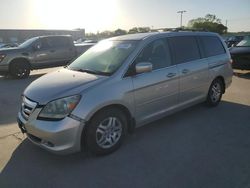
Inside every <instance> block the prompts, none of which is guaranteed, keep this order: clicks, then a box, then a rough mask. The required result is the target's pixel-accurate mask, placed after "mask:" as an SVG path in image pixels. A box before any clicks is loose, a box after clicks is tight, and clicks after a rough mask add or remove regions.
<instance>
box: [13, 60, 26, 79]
mask: <svg viewBox="0 0 250 188" xmlns="http://www.w3.org/2000/svg"><path fill="white" fill-rule="evenodd" d="M10 75H11V76H12V77H14V78H18V79H22V78H27V77H28V76H29V75H30V66H29V64H28V63H22V62H14V63H12V64H11V65H10Z"/></svg>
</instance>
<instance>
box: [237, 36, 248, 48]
mask: <svg viewBox="0 0 250 188" xmlns="http://www.w3.org/2000/svg"><path fill="white" fill-rule="evenodd" d="M236 46H242V47H244V46H245V47H249V46H250V36H246V37H244V39H243V40H242V41H240V42H239V43H238V44H237V45H236Z"/></svg>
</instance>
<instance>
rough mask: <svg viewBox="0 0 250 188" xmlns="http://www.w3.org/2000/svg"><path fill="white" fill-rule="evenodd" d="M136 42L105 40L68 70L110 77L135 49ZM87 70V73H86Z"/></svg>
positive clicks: (78, 59)
mask: <svg viewBox="0 0 250 188" xmlns="http://www.w3.org/2000/svg"><path fill="white" fill-rule="evenodd" d="M136 44H137V42H136V41H110V40H105V41H102V42H99V43H98V44H97V45H95V46H93V47H92V48H90V49H89V50H88V51H86V52H85V53H84V54H83V55H81V56H80V57H79V58H77V59H76V60H75V61H74V62H72V63H71V64H70V65H69V66H68V68H69V69H73V70H78V71H83V72H84V71H85V72H90V71H91V72H92V73H94V72H95V73H96V74H98V73H99V74H101V73H103V75H111V74H113V73H114V72H115V71H116V70H117V69H118V68H119V67H120V66H121V65H122V63H123V62H124V61H125V60H126V58H127V57H128V56H129V55H130V54H131V52H132V51H133V50H134V49H135V47H136ZM86 70H87V71H86Z"/></svg>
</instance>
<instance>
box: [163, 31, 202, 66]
mask: <svg viewBox="0 0 250 188" xmlns="http://www.w3.org/2000/svg"><path fill="white" fill-rule="evenodd" d="M168 41H169V43H170V45H171V50H172V52H173V54H174V56H175V63H176V64H179V63H184V62H189V61H194V60H197V59H200V52H199V47H198V44H197V41H196V38H195V37H194V36H180V37H179V36H178V37H171V38H169V39H168Z"/></svg>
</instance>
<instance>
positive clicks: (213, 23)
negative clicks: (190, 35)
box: [86, 14, 228, 40]
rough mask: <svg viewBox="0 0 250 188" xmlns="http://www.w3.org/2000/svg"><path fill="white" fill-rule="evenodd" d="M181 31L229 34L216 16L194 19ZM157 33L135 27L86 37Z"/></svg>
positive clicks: (89, 34) (147, 28) (145, 28)
mask: <svg viewBox="0 0 250 188" xmlns="http://www.w3.org/2000/svg"><path fill="white" fill-rule="evenodd" d="M168 29H169V28H162V29H161V30H163V31H167V30H168ZM180 29H184V30H185V29H187V30H203V31H210V32H216V33H219V34H221V35H223V34H226V33H227V29H228V28H227V27H226V26H225V25H223V24H222V22H221V19H220V18H218V17H217V16H216V15H213V14H207V15H205V16H204V17H199V18H196V19H192V20H190V21H189V22H188V24H187V26H186V27H183V28H180ZM152 31H157V29H151V28H150V27H133V28H131V29H129V30H124V29H116V30H115V31H103V32H97V33H87V34H86V37H87V38H91V39H97V40H99V39H104V38H110V37H114V36H120V35H125V34H134V33H147V32H152Z"/></svg>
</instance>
